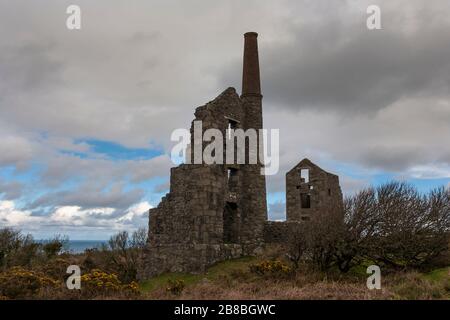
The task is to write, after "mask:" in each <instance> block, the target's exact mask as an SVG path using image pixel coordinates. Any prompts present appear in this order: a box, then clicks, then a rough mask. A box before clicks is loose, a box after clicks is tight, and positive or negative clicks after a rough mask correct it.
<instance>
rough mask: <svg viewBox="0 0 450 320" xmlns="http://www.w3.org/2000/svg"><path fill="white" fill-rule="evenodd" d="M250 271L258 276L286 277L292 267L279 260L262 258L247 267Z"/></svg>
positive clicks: (290, 272)
mask: <svg viewBox="0 0 450 320" xmlns="http://www.w3.org/2000/svg"><path fill="white" fill-rule="evenodd" d="M249 269H250V272H252V273H255V274H257V275H260V276H270V277H280V278H283V277H288V276H290V275H291V274H292V272H293V270H292V268H291V267H290V266H289V265H287V264H286V263H284V262H283V261H281V260H264V261H261V262H259V263H256V264H252V265H250V267H249Z"/></svg>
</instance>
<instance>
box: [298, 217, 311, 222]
mask: <svg viewBox="0 0 450 320" xmlns="http://www.w3.org/2000/svg"><path fill="white" fill-rule="evenodd" d="M300 219H302V221H309V217H301V218H300Z"/></svg>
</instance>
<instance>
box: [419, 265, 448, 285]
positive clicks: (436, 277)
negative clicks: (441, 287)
mask: <svg viewBox="0 0 450 320" xmlns="http://www.w3.org/2000/svg"><path fill="white" fill-rule="evenodd" d="M424 278H425V279H427V280H430V281H435V282H439V281H444V280H448V279H450V267H447V268H441V269H436V270H433V271H431V272H429V273H427V274H425V275H424Z"/></svg>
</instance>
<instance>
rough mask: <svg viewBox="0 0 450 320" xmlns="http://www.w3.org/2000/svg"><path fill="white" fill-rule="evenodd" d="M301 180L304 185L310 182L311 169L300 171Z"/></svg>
mask: <svg viewBox="0 0 450 320" xmlns="http://www.w3.org/2000/svg"><path fill="white" fill-rule="evenodd" d="M300 179H301V181H302V182H304V183H308V182H309V169H307V168H304V169H300Z"/></svg>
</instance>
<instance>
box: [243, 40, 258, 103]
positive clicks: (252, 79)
mask: <svg viewBox="0 0 450 320" xmlns="http://www.w3.org/2000/svg"><path fill="white" fill-rule="evenodd" d="M246 95H256V96H261V81H260V77H259V58H258V34H257V33H256V32H247V33H245V34H244V66H243V72H242V96H246Z"/></svg>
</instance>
